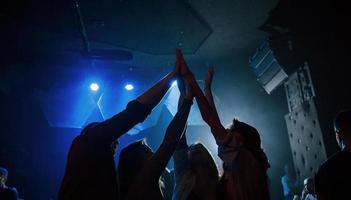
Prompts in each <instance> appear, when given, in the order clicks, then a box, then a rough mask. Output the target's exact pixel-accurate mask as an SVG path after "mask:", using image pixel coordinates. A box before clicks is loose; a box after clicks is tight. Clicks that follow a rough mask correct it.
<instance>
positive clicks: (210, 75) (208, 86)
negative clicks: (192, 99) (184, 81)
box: [205, 66, 214, 89]
mask: <svg viewBox="0 0 351 200" xmlns="http://www.w3.org/2000/svg"><path fill="white" fill-rule="evenodd" d="M213 75H214V69H213V67H212V66H210V67H209V68H208V70H207V74H206V78H205V89H211V86H212V80H213Z"/></svg>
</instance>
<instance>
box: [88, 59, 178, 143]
mask: <svg viewBox="0 0 351 200" xmlns="http://www.w3.org/2000/svg"><path fill="white" fill-rule="evenodd" d="M178 72H179V64H176V65H175V67H174V69H173V70H172V71H171V72H169V73H168V74H167V75H166V76H165V77H164V78H162V79H161V80H160V81H158V82H157V83H156V84H155V85H154V86H152V87H151V88H150V89H148V90H147V91H146V92H144V93H143V94H142V95H140V96H139V97H138V98H137V99H136V100H134V101H131V102H129V103H128V105H127V108H126V109H125V110H123V111H122V112H120V113H118V114H116V115H115V116H113V117H112V118H110V119H107V120H105V121H103V122H101V123H98V124H97V125H96V126H94V127H93V128H92V129H91V130H89V131H87V132H88V133H89V134H88V135H91V136H93V137H95V138H94V139H95V140H97V141H101V140H102V141H104V142H107V143H111V142H112V141H114V140H116V139H117V138H118V137H120V136H121V135H123V134H125V133H126V132H128V131H129V130H130V129H131V128H133V127H134V126H135V125H136V124H138V123H140V122H143V121H144V120H145V119H146V117H147V116H148V115H149V114H150V112H151V110H152V109H153V108H154V107H155V106H156V105H157V104H158V103H159V102H160V101H161V99H162V98H163V96H164V95H165V94H166V92H167V91H168V89H169V88H170V86H171V81H172V80H173V79H174V78H175V76H176V75H177V74H178Z"/></svg>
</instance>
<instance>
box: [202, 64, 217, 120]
mask: <svg viewBox="0 0 351 200" xmlns="http://www.w3.org/2000/svg"><path fill="white" fill-rule="evenodd" d="M213 75H214V69H213V67H212V66H210V67H209V68H208V70H207V74H206V77H205V87H204V93H205V97H206V99H207V101H208V103H209V104H210V106H211V108H212V111H213V113H214V114H215V115H216V117H217V118H218V120H219V121H220V118H219V115H218V112H217V108H216V105H215V103H214V99H213V94H212V80H213Z"/></svg>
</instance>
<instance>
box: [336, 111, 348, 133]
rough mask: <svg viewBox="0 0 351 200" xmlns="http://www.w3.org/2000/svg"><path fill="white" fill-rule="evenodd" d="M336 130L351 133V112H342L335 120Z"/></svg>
mask: <svg viewBox="0 0 351 200" xmlns="http://www.w3.org/2000/svg"><path fill="white" fill-rule="evenodd" d="M334 128H335V130H336V131H340V129H346V131H348V132H351V110H344V111H340V112H339V113H338V114H337V115H336V116H335V118H334Z"/></svg>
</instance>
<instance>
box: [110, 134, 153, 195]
mask: <svg viewBox="0 0 351 200" xmlns="http://www.w3.org/2000/svg"><path fill="white" fill-rule="evenodd" d="M146 148H148V149H150V148H149V147H148V146H147V144H146V143H145V142H144V141H143V140H140V141H137V142H134V143H132V144H130V145H128V146H127V147H125V148H124V149H123V150H122V151H121V154H120V156H119V163H118V172H117V173H118V179H119V190H120V198H121V199H124V198H126V196H127V194H128V190H129V188H130V186H131V184H132V182H133V180H134V178H135V177H136V175H137V174H138V172H140V171H141V169H142V168H143V164H144V156H145V154H144V153H143V152H144V150H146Z"/></svg>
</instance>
